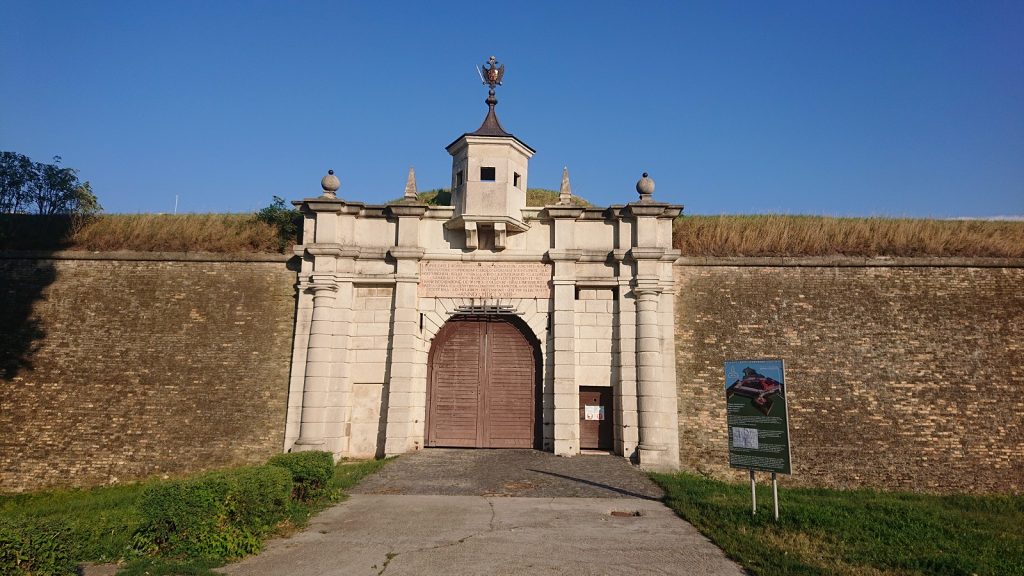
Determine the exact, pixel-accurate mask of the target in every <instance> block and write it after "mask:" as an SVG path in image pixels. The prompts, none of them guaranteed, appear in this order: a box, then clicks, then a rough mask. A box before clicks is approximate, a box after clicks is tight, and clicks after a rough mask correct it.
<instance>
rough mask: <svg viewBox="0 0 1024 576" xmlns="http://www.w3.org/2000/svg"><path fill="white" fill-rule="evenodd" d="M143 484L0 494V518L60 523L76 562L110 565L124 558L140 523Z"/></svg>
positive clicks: (144, 484)
mask: <svg viewBox="0 0 1024 576" xmlns="http://www.w3.org/2000/svg"><path fill="white" fill-rule="evenodd" d="M146 485H147V484H146V483H138V484H127V485H123V486H107V487H100V488H87V489H76V490H52V491H45V492H33V493H29V494H10V495H0V518H3V519H8V520H14V521H18V520H39V521H55V522H61V523H62V524H64V525H65V526H67V528H68V529H69V531H70V537H71V539H72V540H73V546H72V549H73V550H74V554H75V555H76V556H77V558H76V559H77V560H78V561H79V562H112V561H115V560H117V559H119V558H121V557H122V556H123V555H124V553H125V551H126V550H127V549H128V547H129V544H130V542H131V537H132V533H133V532H134V531H135V529H136V528H138V526H139V524H140V522H141V521H142V518H141V516H140V515H139V511H138V501H139V497H140V496H141V495H142V491H143V489H144V488H145V486H146Z"/></svg>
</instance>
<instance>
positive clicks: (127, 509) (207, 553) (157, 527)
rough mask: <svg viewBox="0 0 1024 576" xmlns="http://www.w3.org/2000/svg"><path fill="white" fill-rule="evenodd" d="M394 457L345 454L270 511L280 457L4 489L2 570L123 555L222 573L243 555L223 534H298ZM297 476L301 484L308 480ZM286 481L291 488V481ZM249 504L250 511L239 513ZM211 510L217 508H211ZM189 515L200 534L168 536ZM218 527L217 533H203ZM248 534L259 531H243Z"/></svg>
mask: <svg viewBox="0 0 1024 576" xmlns="http://www.w3.org/2000/svg"><path fill="white" fill-rule="evenodd" d="M306 454H308V453H306ZM271 462H272V463H273V462H274V461H273V460H272V461H271ZM385 462H386V461H384V460H376V461H362V462H341V463H339V464H337V465H336V466H334V468H333V474H332V475H331V477H330V480H329V482H327V484H326V486H325V487H320V488H318V489H317V491H316V492H315V494H309V493H307V492H303V493H302V494H301V495H299V496H301V497H296V494H295V493H293V498H292V499H291V500H290V501H288V500H289V499H288V497H287V496H285V501H286V502H284V503H280V502H279V503H278V504H280V505H281V506H283V507H281V508H280V509H279V510H278V511H277V512H276V513H271V512H272V506H271V504H270V503H269V502H268V501H265V499H264V496H265V492H266V487H267V486H266V484H267V482H266V480H267V478H266V476H267V474H266V472H265V470H267V469H268V468H273V467H259V468H249V469H234V470H228V471H225V472H215V473H206V474H200V475H198V476H193V477H189V478H185V479H179V480H151V481H147V482H141V483H135V484H125V485H119V486H107V487H96V488H85V489H75V490H48V491H41V492H33V493H27V494H2V495H0V573H3V574H5V575H6V574H23V575H28V574H74V573H76V572H75V567H76V566H77V565H79V564H81V563H110V562H119V563H121V564H122V567H121V572H119V573H121V574H140V575H141V574H149V575H154V576H155V575H158V574H213V573H212V572H210V570H209V569H210V568H212V567H216V566H221V565H223V564H224V563H226V562H227V561H229V560H231V559H233V558H235V557H238V556H239V554H232V553H224V552H223V550H224V546H223V545H224V544H227V545H228V546H229V547H234V548H235V549H238V547H239V546H240V545H241V546H242V547H246V546H247V547H248V551H249V552H252V551H255V550H258V548H259V545H260V544H259V539H260V538H263V537H266V536H274V535H281V536H286V535H289V534H291V533H292V532H294V531H295V530H296V529H298V528H300V527H302V526H303V525H305V524H306V523H307V522H308V520H309V518H310V517H311V516H312V515H313V514H315V513H316V512H318V511H320V510H322V509H324V508H326V507H327V506H329V505H330V504H331V503H334V502H338V501H341V500H343V499H345V498H346V495H345V491H346V490H348V489H350V488H351V487H352V486H354V485H355V484H356V483H357V482H358V481H359V480H360V479H362V478H363V477H364V476H366V475H367V474H370V473H372V472H374V471H376V470H377V469H378V468H380V467H381V466H382V465H384V463H385ZM328 465H329V460H328ZM239 472H241V473H245V472H249V474H248V476H244V475H243V477H242V478H241V479H239V478H238V477H234V476H232V475H235V476H237V473H239ZM328 474H330V471H328ZM286 478H287V475H286ZM296 478H297V479H296V484H295V485H294V486H296V487H297V486H299V485H300V482H299V480H298V476H297V477H296ZM211 480H212V481H211ZM225 481H226V482H227V484H228V485H229V486H234V488H232V489H230V490H229V492H227V493H223V494H222V496H221V497H219V498H218V497H217V496H216V495H215V493H216V492H217V490H218V489H223V488H224V485H225V484H224V483H225ZM246 482H247V483H248V484H245V483H246ZM284 489H285V490H286V491H287V490H292V489H293V488H292V485H291V483H289V484H288V485H286V487H285V488H284ZM296 490H297V489H296ZM286 494H287V492H286ZM154 510H156V512H154ZM211 511H213V513H212V514H211ZM242 511H246V512H247V514H248V515H249V516H250V518H240V517H239V515H240V513H241V512H242ZM207 514H209V515H210V517H209V518H203V516H204V515H207ZM154 517H155V518H154ZM183 517H187V518H188V520H189V521H190V522H192V521H193V520H194V522H193V523H192V524H191V525H190V530H191V534H192V535H193V536H194V537H195V538H194V541H191V542H173V541H171V540H168V531H170V532H178V533H185V532H190V530H189V529H182V528H178V529H175V528H174V526H173V525H174V523H176V522H179V523H180V522H181V521H182V518H183ZM252 517H256V518H252ZM267 519H270V520H271V521H270V522H268V523H267V525H266V526H263V527H261V528H262V529H260V530H255V531H253V530H252V529H251V528H252V527H253V526H252V523H253V522H254V521H255V522H259V521H263V520H267ZM247 522H248V524H246V523H247ZM236 524H237V525H236ZM239 528H242V530H240V529H239ZM211 529H212V530H213V531H214V532H215V533H213V534H205V533H203V531H209V530H211ZM225 532H226V533H228V534H234V535H235V537H236V541H234V542H224V541H222V536H223V535H224V533H225ZM197 534H198V535H197ZM239 535H241V536H239ZM239 537H241V540H239ZM172 538H173V536H172ZM246 538H248V539H249V540H250V541H248V542H246V541H244V540H245V539H246ZM172 544H174V545H176V548H175V547H173V546H171V545H172ZM218 545H219V546H220V547H219V548H218V547H217V546H218Z"/></svg>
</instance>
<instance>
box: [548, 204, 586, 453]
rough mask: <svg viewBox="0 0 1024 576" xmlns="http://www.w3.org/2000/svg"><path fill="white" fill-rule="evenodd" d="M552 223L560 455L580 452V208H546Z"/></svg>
mask: <svg viewBox="0 0 1024 576" xmlns="http://www.w3.org/2000/svg"><path fill="white" fill-rule="evenodd" d="M545 210H546V211H547V213H548V215H549V216H550V217H551V218H552V220H553V222H552V225H553V226H554V228H555V229H554V234H553V239H554V246H552V249H551V250H549V251H548V257H549V258H550V259H551V261H552V262H554V264H555V271H554V279H553V281H552V283H553V285H554V292H555V294H554V300H555V302H554V318H553V319H552V337H553V339H554V348H555V352H554V366H555V368H554V371H555V374H554V379H553V388H554V401H555V411H554V414H555V417H554V422H555V430H554V436H555V443H554V451H555V454H558V455H559V456H572V455H575V454H579V453H580V414H579V405H580V389H579V386H578V385H577V383H576V345H575V338H576V261H577V260H579V258H580V251H579V250H577V249H576V219H577V218H579V217H580V215H582V214H583V210H582V209H581V208H577V207H569V206H548V207H546V208H545Z"/></svg>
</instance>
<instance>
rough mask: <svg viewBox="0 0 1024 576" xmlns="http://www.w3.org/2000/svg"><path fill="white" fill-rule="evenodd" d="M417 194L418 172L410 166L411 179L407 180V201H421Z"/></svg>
mask: <svg viewBox="0 0 1024 576" xmlns="http://www.w3.org/2000/svg"><path fill="white" fill-rule="evenodd" d="M417 194H418V193H417V192H416V170H415V169H413V167H412V166H409V177H408V178H407V179H406V180H405V200H414V201H415V200H419V196H418V195H417Z"/></svg>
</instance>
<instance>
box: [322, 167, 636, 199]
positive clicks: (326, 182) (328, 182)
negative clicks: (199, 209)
mask: <svg viewBox="0 0 1024 576" xmlns="http://www.w3.org/2000/svg"><path fill="white" fill-rule="evenodd" d="M637 186H639V184H637ZM320 187H321V188H323V189H324V196H327V197H328V198H337V197H338V196H337V192H338V189H339V188H341V181H340V180H338V177H337V176H335V175H334V170H328V171H327V176H324V178H323V180H321V181H320Z"/></svg>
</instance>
